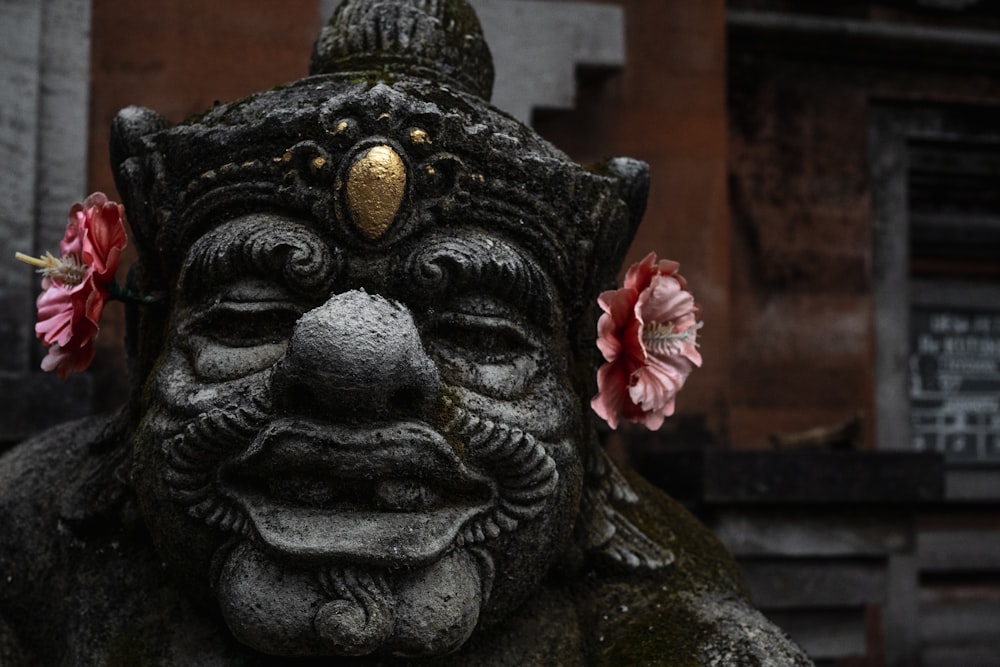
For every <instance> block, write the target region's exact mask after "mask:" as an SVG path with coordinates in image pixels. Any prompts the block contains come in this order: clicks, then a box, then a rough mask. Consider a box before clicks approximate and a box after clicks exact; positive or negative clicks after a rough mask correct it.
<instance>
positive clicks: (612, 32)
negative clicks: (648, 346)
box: [0, 0, 1000, 667]
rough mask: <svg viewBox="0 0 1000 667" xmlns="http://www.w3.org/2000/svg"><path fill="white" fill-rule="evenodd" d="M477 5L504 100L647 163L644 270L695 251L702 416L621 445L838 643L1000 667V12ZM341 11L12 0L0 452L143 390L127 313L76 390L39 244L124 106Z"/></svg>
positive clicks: (2, 85) (841, 5)
mask: <svg viewBox="0 0 1000 667" xmlns="http://www.w3.org/2000/svg"><path fill="white" fill-rule="evenodd" d="M473 3H474V5H475V7H476V8H477V10H478V11H479V12H480V15H481V18H482V19H483V23H484V26H485V31H486V34H487V38H488V40H489V42H490V44H491V46H492V48H493V51H494V54H495V57H496V60H497V68H498V80H497V87H496V95H495V98H494V101H495V103H496V104H497V105H498V106H500V107H501V108H504V109H506V110H508V111H509V112H511V113H512V114H514V115H516V116H518V117H519V118H522V119H523V120H526V121H529V122H531V123H532V124H533V125H534V127H535V128H536V129H537V130H538V131H539V132H540V133H541V134H542V135H543V136H545V137H546V138H548V139H549V140H551V141H552V142H553V143H555V144H556V145H557V146H559V147H560V148H562V149H563V150H565V151H566V152H567V153H569V154H570V155H571V156H573V157H574V158H576V159H578V160H580V161H582V162H588V161H596V160H599V159H603V158H605V157H608V156H614V155H628V156H632V157H637V158H640V159H642V160H645V161H646V162H648V163H649V164H650V166H651V168H652V179H653V180H652V189H651V192H650V198H649V207H648V211H647V214H646V219H645V222H644V224H643V227H642V228H641V229H640V232H639V235H638V238H637V239H636V241H635V243H634V245H633V248H632V251H631V255H630V259H629V261H634V260H637V259H639V258H641V257H642V256H644V255H645V254H646V253H647V252H648V251H650V250H656V251H657V252H658V253H659V254H660V255H661V256H665V257H670V258H674V259H678V260H679V261H681V263H682V270H683V272H684V274H685V276H686V277H687V278H688V280H689V283H690V287H691V289H692V291H693V292H694V293H695V296H696V298H697V299H698V301H699V303H700V304H701V307H702V316H703V319H704V320H705V322H706V325H705V327H704V329H703V330H702V336H701V346H702V352H703V355H704V357H705V365H704V368H702V369H701V370H700V371H698V372H696V373H695V374H694V375H693V376H692V378H691V379H690V381H689V383H688V386H687V387H686V388H685V390H684V392H683V393H682V394H681V397H680V399H679V401H678V406H679V407H678V413H677V415H676V416H675V417H674V418H673V419H672V420H670V421H669V422H668V425H667V426H666V427H665V429H664V430H663V431H662V432H660V433H657V434H647V433H645V432H642V431H639V430H635V429H623V430H621V431H618V432H616V433H607V434H605V435H606V440H607V444H608V447H609V448H610V450H611V451H612V452H613V454H614V455H615V456H616V457H618V458H620V459H623V460H627V461H629V462H631V463H632V464H633V465H634V466H636V467H637V468H638V469H639V470H640V471H641V472H643V473H644V474H646V475H647V476H648V477H650V478H651V479H653V480H654V481H656V482H657V483H659V484H660V485H661V486H664V487H665V488H667V490H669V491H670V492H672V493H673V494H674V495H676V496H678V497H679V498H681V499H682V500H683V501H685V502H686V503H688V504H689V505H690V506H691V508H692V509H693V510H694V511H695V512H696V513H698V514H699V515H700V516H702V518H703V519H705V520H706V521H707V522H708V523H709V524H710V525H712V526H713V527H714V528H715V529H716V531H717V532H718V534H719V535H720V537H722V539H723V540H724V541H725V542H726V543H727V544H728V545H729V546H730V548H731V549H732V550H733V551H734V552H735V553H736V554H737V556H738V557H739V558H740V560H741V562H742V563H743V565H744V568H745V570H746V573H747V578H748V582H749V584H750V587H751V589H752V591H753V593H754V596H755V600H756V601H757V603H758V604H759V605H760V606H762V607H763V608H764V609H765V610H766V611H767V613H768V614H769V615H771V616H772V617H773V618H775V620H777V621H778V622H779V623H780V624H782V625H783V626H784V627H785V628H786V629H788V631H789V632H790V633H791V634H793V636H794V637H796V638H797V639H798V640H799V641H800V642H802V643H803V645H804V646H805V647H806V648H807V649H808V650H809V651H810V653H811V654H812V655H813V656H814V657H815V658H816V659H817V661H818V662H819V664H827V665H871V666H876V665H892V666H904V665H905V666H909V665H925V666H927V667H931V666H945V665H962V666H963V667H985V666H988V665H1000V513H998V509H1000V3H996V2H992V1H990V0H882V1H881V2H852V1H850V0H845V1H833V0H827V1H814V2H802V1H798V2H793V1H792V0H729V1H728V2H724V1H723V0H698V1H692V0H603V1H598V0H591V1H583V0H473ZM336 4H337V0H294V1H291V0H289V1H286V2H280V3H279V2H269V1H267V0H213V1H212V2H200V1H199V0H176V1H172V2H161V1H160V0H133V1H132V2H129V3H122V2H115V1H113V0H5V2H3V3H0V165H2V167H0V192H2V193H3V196H2V197H0V257H2V258H6V259H4V261H2V262H0V309H2V312H3V316H2V317H0V340H2V345H0V447H6V446H10V445H11V444H13V443H15V442H17V441H19V440H20V439H23V438H24V437H26V436H28V435H30V434H31V433H33V432H36V431H38V430H40V429H42V428H44V427H46V426H48V425H51V424H53V423H56V422H58V421H62V420H64V419H68V418H72V417H77V416H82V415H85V414H89V413H91V412H94V411H103V410H109V409H113V408H114V407H116V406H117V405H119V404H121V402H122V401H123V400H124V398H125V382H126V381H125V377H126V363H125V359H124V354H123V348H122V336H123V328H124V327H123V322H122V313H121V309H120V308H121V307H120V305H118V304H111V305H109V308H108V311H107V316H108V317H107V321H106V323H105V325H104V326H103V327H102V331H101V335H100V337H99V339H98V354H97V359H96V361H95V362H94V365H93V367H92V369H91V371H89V372H88V373H86V374H84V375H82V376H78V377H74V378H72V379H71V381H70V382H68V383H65V384H64V383H61V382H59V381H58V380H57V379H55V378H53V377H50V376H47V375H45V374H43V373H41V372H40V371H39V370H37V369H38V364H39V361H40V359H41V357H42V356H43V352H42V350H41V348H40V346H39V345H38V344H37V342H36V341H35V340H34V336H33V332H32V324H33V321H34V306H33V301H34V298H35V295H36V293H37V278H36V276H35V275H34V274H32V273H31V271H30V270H29V269H28V268H27V267H25V266H23V265H19V264H15V263H14V262H13V261H12V257H13V253H14V252H15V251H16V250H20V251H24V252H30V253H33V254H36V255H37V254H40V253H44V252H45V251H46V250H50V249H55V248H56V247H57V244H58V240H59V239H60V238H61V236H62V232H63V228H64V225H65V214H66V211H67V210H68V208H69V206H70V204H72V203H73V202H75V201H78V200H81V199H82V198H83V197H84V196H85V195H86V194H87V193H88V192H91V191H94V190H102V191H105V192H107V193H109V194H111V193H113V192H114V185H113V181H112V178H111V173H110V170H109V167H108V150H107V144H108V128H109V123H110V121H111V119H112V117H113V116H114V114H115V113H116V112H117V110H118V109H119V108H121V107H123V106H126V105H129V104H139V105H144V106H149V107H152V108H154V109H156V110H158V111H159V112H161V113H162V114H164V115H165V116H166V117H167V118H169V119H170V120H172V121H175V122H176V121H180V120H183V119H184V118H185V117H187V116H188V115H190V114H194V113H198V112H200V111H203V110H204V109H206V108H208V107H210V106H211V105H212V104H213V103H215V102H216V101H230V100H234V99H238V98H240V97H242V96H244V95H247V94H249V93H251V92H254V91H257V90H261V89H265V88H268V87H271V86H275V85H279V84H282V83H284V82H287V81H289V80H293V79H297V78H300V77H301V76H303V75H304V74H305V71H306V67H307V63H308V53H309V49H310V47H311V43H312V40H313V39H314V38H315V35H316V31H317V29H318V27H319V25H320V24H321V21H322V20H324V19H325V18H326V17H327V16H328V15H329V14H330V12H331V11H332V8H333V7H334V6H336ZM321 17H322V18H321ZM112 196H113V195H112ZM129 257H131V256H129ZM8 260H10V261H8Z"/></svg>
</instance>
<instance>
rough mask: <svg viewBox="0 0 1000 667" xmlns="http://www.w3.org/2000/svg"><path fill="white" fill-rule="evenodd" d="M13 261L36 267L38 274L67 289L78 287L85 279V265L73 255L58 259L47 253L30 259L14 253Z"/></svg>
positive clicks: (20, 253)
mask: <svg viewBox="0 0 1000 667" xmlns="http://www.w3.org/2000/svg"><path fill="white" fill-rule="evenodd" d="M14 259H18V260H20V261H22V262H24V263H25V264H30V265H31V266H35V267H38V273H41V274H42V275H43V276H45V277H46V278H50V279H52V280H57V281H59V282H61V283H62V284H63V285H67V286H69V287H73V286H75V285H79V284H80V283H82V282H83V279H84V278H86V277H87V265H86V264H84V263H83V262H81V261H80V260H78V259H77V258H76V257H74V256H73V255H66V256H65V257H62V258H58V257H54V256H53V255H52V253H50V252H47V253H45V255H44V256H43V257H32V256H31V255H25V254H24V253H23V252H16V253H14Z"/></svg>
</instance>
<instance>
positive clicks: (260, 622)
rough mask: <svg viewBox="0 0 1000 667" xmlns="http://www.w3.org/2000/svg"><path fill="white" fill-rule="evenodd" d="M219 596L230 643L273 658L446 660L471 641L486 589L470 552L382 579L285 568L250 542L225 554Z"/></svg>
mask: <svg viewBox="0 0 1000 667" xmlns="http://www.w3.org/2000/svg"><path fill="white" fill-rule="evenodd" d="M224 558H225V563H224V564H223V566H222V568H221V570H220V573H219V578H218V580H217V582H216V597H217V599H218V602H219V606H220V609H221V611H222V615H223V617H224V618H225V621H226V624H227V625H228V626H229V629H230V631H232V633H233V635H234V636H235V637H236V638H237V639H238V640H239V641H241V642H243V643H244V644H246V645H248V646H250V647H252V648H254V649H256V650H258V651H261V652H263V653H268V654H271V655H284V656H299V657H304V656H325V655H347V656H360V655H368V654H371V653H380V654H392V655H396V656H403V657H419V656H435V655H444V654H447V653H450V652H452V651H455V650H457V649H458V648H459V647H460V646H462V644H464V643H465V641H466V640H467V639H468V638H469V636H470V635H471V634H472V631H473V630H474V629H475V627H476V623H477V622H478V620H479V615H480V610H481V609H482V607H483V605H484V604H485V602H486V600H485V599H484V591H488V590H489V586H490V584H491V582H490V581H484V579H489V578H490V577H489V575H488V571H489V570H491V569H492V568H489V567H483V566H482V564H481V563H480V562H479V561H478V560H477V559H476V558H474V557H473V556H472V555H471V554H470V553H469V552H468V551H466V550H464V549H459V550H455V551H452V552H451V553H449V554H447V555H446V556H444V557H443V558H441V559H440V560H437V561H435V562H433V563H431V564H430V565H427V566H425V567H423V568H421V569H416V570H411V571H406V572H397V573H392V574H388V573H385V572H383V571H381V570H378V569H377V568H374V567H367V566H363V565H351V566H333V567H329V568H325V567H323V566H310V567H303V568H293V567H288V566H286V565H285V564H283V563H282V562H281V560H280V556H277V557H275V556H272V555H271V554H270V553H267V552H265V551H263V550H262V549H261V548H259V547H258V546H256V545H255V544H253V543H251V542H247V541H244V542H241V543H239V544H238V545H236V546H235V547H234V548H232V549H231V550H229V554H228V555H226V556H225V557H224Z"/></svg>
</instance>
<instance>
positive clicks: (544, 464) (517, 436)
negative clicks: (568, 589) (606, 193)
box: [161, 398, 559, 546]
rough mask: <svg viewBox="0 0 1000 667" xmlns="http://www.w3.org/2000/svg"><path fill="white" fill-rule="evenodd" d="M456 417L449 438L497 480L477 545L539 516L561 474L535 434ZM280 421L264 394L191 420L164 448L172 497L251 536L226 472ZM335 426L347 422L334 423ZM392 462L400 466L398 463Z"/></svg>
mask: <svg viewBox="0 0 1000 667" xmlns="http://www.w3.org/2000/svg"><path fill="white" fill-rule="evenodd" d="M453 415H454V417H453V419H452V420H451V421H450V422H449V423H448V424H447V425H446V426H445V427H444V428H442V435H443V436H444V437H446V438H450V439H457V440H459V441H460V442H462V443H465V453H466V463H467V464H468V465H469V467H470V469H472V470H478V471H482V472H483V473H485V474H487V475H488V476H489V478H491V479H492V480H493V481H494V483H495V485H496V498H495V502H494V503H493V507H492V508H491V509H490V511H488V512H486V513H485V514H480V515H478V516H476V517H474V518H473V519H471V520H470V521H469V523H468V524H467V525H466V526H464V527H463V528H462V530H461V532H460V533H459V535H458V536H457V538H456V545H457V546H462V545H469V546H471V545H474V544H481V543H484V542H487V541H488V540H491V539H495V538H497V537H499V536H500V535H501V534H502V533H504V532H509V531H513V530H515V529H516V528H517V527H518V525H519V524H520V523H521V522H524V521H528V520H530V519H532V518H534V517H536V516H538V514H539V513H540V512H541V511H542V510H543V509H544V507H545V505H546V502H547V500H548V498H549V497H550V496H551V494H552V493H553V492H554V491H555V489H556V486H557V484H558V479H559V475H558V471H557V469H556V463H555V461H554V460H553V459H552V457H551V456H550V455H549V454H548V451H547V450H546V447H545V446H544V444H542V443H541V442H540V441H539V440H537V439H536V438H535V437H534V436H532V435H531V434H530V433H526V432H524V431H523V430H521V429H518V428H516V427H513V426H509V425H507V424H503V423H500V422H496V421H492V420H489V419H487V418H485V417H481V416H478V415H475V414H473V413H472V412H471V411H468V410H465V409H464V408H455V409H454V411H453ZM274 422H275V414H274V411H273V410H272V409H271V406H270V403H269V402H268V401H267V400H266V399H262V398H257V399H255V400H254V399H251V400H250V401H249V402H248V403H247V404H246V405H243V406H240V407H237V408H232V407H221V408H216V409H213V410H210V411H207V412H204V413H202V414H200V415H198V416H196V417H194V418H192V419H190V420H188V421H187V422H186V423H184V424H183V425H182V426H181V427H180V428H179V430H178V431H177V432H176V433H175V434H174V435H172V436H169V437H167V438H165V439H164V440H163V441H162V445H161V447H162V452H163V456H164V461H165V464H166V465H165V471H164V479H165V481H166V483H167V487H168V488H169V490H170V494H171V496H172V498H173V500H174V501H176V502H178V503H180V504H182V505H184V506H186V507H187V512H188V514H189V515H190V516H192V517H194V518H197V519H199V520H201V521H204V522H205V523H207V524H208V525H210V526H213V527H216V528H219V529H220V530H222V531H224V532H230V533H237V534H243V535H247V536H250V535H251V534H252V529H251V528H250V526H249V521H248V519H247V516H246V514H245V512H244V511H243V509H242V508H240V507H239V506H237V505H236V504H235V503H234V502H233V501H232V500H230V499H229V498H227V497H225V495H224V494H220V493H219V487H218V485H219V481H218V480H219V471H220V469H221V468H222V467H223V466H224V465H225V464H226V463H227V462H231V461H233V460H236V459H239V458H240V457H244V458H245V457H246V456H247V455H248V452H252V451H253V448H254V447H253V443H255V442H257V441H258V438H259V437H260V434H261V433H262V432H265V431H267V429H268V428H269V425H270V424H273V423H274ZM282 422H283V423H287V422H288V420H282ZM304 428H305V430H306V431H309V430H313V431H315V430H317V429H320V428H321V427H320V426H318V425H315V424H313V425H311V426H308V427H304ZM421 428H427V427H421ZM330 429H331V430H333V431H337V430H339V429H342V427H338V426H334V425H331V426H330ZM363 435H364V433H363V430H362V433H361V434H360V435H357V436H356V437H357V438H358V439H359V440H360V439H362V438H363ZM396 458H398V456H397V457H395V458H394V459H393V460H395V459H396ZM389 463H390V464H392V466H396V464H397V463H398V461H396V463H393V462H392V461H389ZM336 471H337V463H336V462H334V463H332V464H331V469H330V473H331V475H333V476H335V475H336ZM372 472H378V471H377V470H375V469H373V470H372Z"/></svg>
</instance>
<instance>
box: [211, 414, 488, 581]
mask: <svg viewBox="0 0 1000 667" xmlns="http://www.w3.org/2000/svg"><path fill="white" fill-rule="evenodd" d="M221 482H222V483H221V487H222V493H223V494H224V495H226V496H227V497H229V498H230V499H231V500H233V501H234V502H236V503H237V504H238V505H239V506H240V507H241V508H242V509H243V510H244V512H245V513H246V515H247V516H248V517H249V519H250V521H251V523H252V524H253V526H254V528H255V529H256V532H257V534H258V535H259V536H260V539H261V541H262V542H263V543H264V545H266V546H267V547H268V548H270V549H272V550H274V551H276V552H278V553H281V554H284V555H286V556H288V557H290V558H293V559H296V560H302V561H314V562H315V561H322V562H331V561H345V562H352V563H367V564H373V565H378V566H381V567H389V568H400V567H411V566H419V565H423V564H426V563H429V562H432V561H434V560H437V559H438V558H440V557H441V556H442V555H444V554H445V553H446V552H447V551H448V550H449V549H450V548H451V547H452V545H453V544H454V542H455V538H456V537H457V536H458V535H459V533H460V531H461V530H462V528H463V527H464V526H465V525H466V524H467V523H468V522H469V521H470V520H472V519H473V518H475V517H476V516H478V515H481V514H484V513H486V512H487V511H488V510H489V509H490V507H491V506H492V505H493V503H494V498H495V495H496V491H495V484H494V483H492V482H491V481H490V480H489V478H487V477H485V476H482V475H479V474H476V473H474V472H472V471H470V470H469V469H468V468H467V467H466V466H465V464H464V463H463V462H462V460H461V458H460V457H459V456H458V454H457V453H456V451H455V450H454V448H453V447H452V446H451V445H450V444H449V443H448V442H447V441H446V440H445V439H444V438H443V437H442V436H441V435H440V434H439V433H437V432H436V431H434V430H433V429H431V428H430V427H428V426H426V425H424V424H420V423H415V422H405V423H393V424H385V425H378V426H375V427H363V428H362V427H348V426H340V425H332V424H327V423H319V422H312V421H304V420H284V419H283V420H279V421H276V422H273V423H272V424H270V425H269V426H268V427H267V428H265V429H264V430H263V431H262V432H261V434H260V435H259V436H258V437H257V438H256V439H255V440H254V442H253V444H252V445H251V446H250V447H249V448H248V449H247V450H246V451H245V452H244V453H243V454H241V455H240V456H238V457H237V458H236V459H234V460H233V461H231V462H230V463H227V464H226V465H225V466H224V467H223V468H222V470H221Z"/></svg>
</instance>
